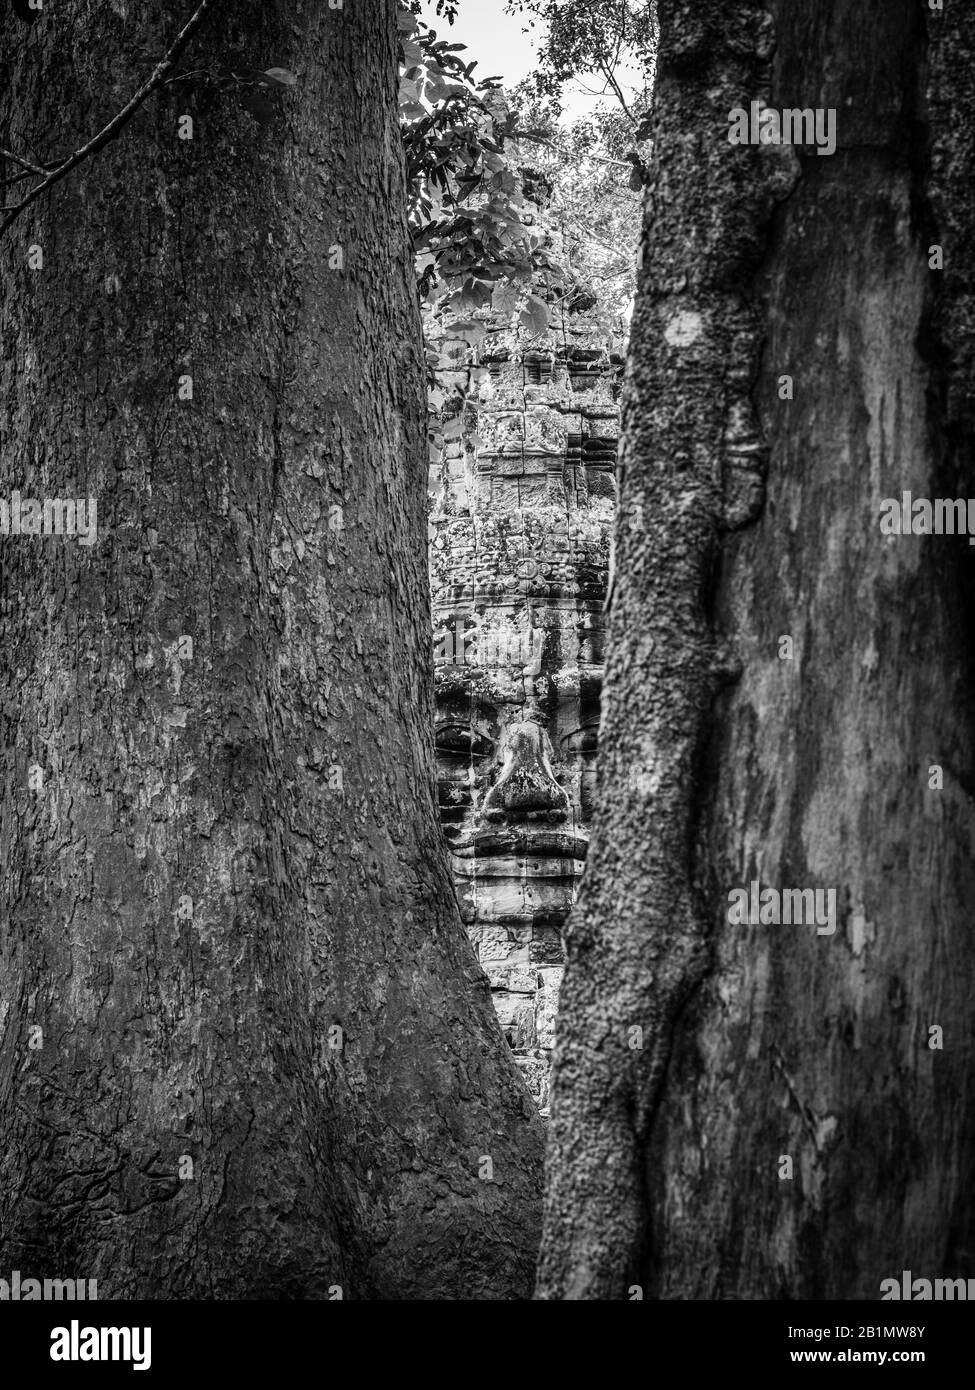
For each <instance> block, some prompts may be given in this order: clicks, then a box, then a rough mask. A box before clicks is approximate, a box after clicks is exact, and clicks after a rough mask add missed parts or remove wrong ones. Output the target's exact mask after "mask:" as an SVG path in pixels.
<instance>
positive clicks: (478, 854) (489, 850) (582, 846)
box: [450, 825, 589, 860]
mask: <svg viewBox="0 0 975 1390" xmlns="http://www.w3.org/2000/svg"><path fill="white" fill-rule="evenodd" d="M588 848H589V836H588V835H585V834H583V833H582V832H580V831H560V830H539V829H538V828H537V825H535V826H529V827H526V828H524V829H521V830H516V829H510V830H482V831H479V832H478V833H477V834H476V835H472V836H470V838H469V839H466V840H459V841H458V842H457V843H456V844H453V845H451V846H450V852H451V854H455V855H456V856H457V857H458V859H486V858H489V857H491V856H494V855H505V856H511V855H513V854H514V855H525V856H527V857H530V858H533V859H579V860H582V859H585V857H586V851H587V850H588Z"/></svg>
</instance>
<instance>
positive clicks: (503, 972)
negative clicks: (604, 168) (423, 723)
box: [431, 320, 622, 1114]
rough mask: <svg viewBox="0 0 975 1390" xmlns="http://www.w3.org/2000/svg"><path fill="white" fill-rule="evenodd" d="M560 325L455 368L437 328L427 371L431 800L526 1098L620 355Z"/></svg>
mask: <svg viewBox="0 0 975 1390" xmlns="http://www.w3.org/2000/svg"><path fill="white" fill-rule="evenodd" d="M562 330H563V331H562V332H561V334H560V335H558V341H556V342H553V344H552V345H551V347H549V348H547V349H545V350H542V349H537V350H527V349H525V348H524V345H523V344H521V343H519V342H518V340H517V338H516V336H515V335H513V334H507V333H503V332H497V331H494V330H492V331H490V332H489V334H488V344H487V346H486V347H485V348H484V349H482V350H481V351H479V353H478V365H477V366H476V367H469V368H464V369H463V370H460V367H461V366H462V363H463V361H464V360H465V354H468V353H469V349H468V348H467V346H466V344H464V343H460V344H459V345H458V344H447V346H446V347H445V349H444V352H443V357H442V361H441V365H442V367H443V372H442V375H441V380H442V381H443V382H444V384H445V387H451V388H452V389H453V387H456V386H458V385H460V386H461V388H462V391H461V394H463V395H464V402H463V405H462V406H460V407H459V410H460V413H455V414H454V415H453V416H452V417H450V418H451V424H450V425H449V428H445V431H444V440H445V444H444V451H443V457H442V460H441V462H440V464H439V465H438V466H437V468H436V470H435V472H434V476H433V478H432V480H431V482H432V487H431V491H432V495H433V498H434V513H433V517H432V522H431V583H432V594H433V607H434V629H435V639H434V640H435V643H436V647H435V652H436V664H435V669H436V701H437V729H436V738H437V765H438V779H439V786H438V793H439V799H440V813H441V819H442V823H443V827H444V834H445V837H446V841H447V847H448V851H449V853H450V859H451V867H452V869H453V875H454V884H455V888H456V892H457V898H458V902H459V905H460V909H461V913H462V915H463V917H464V920H465V922H466V923H467V928H468V931H469V932H470V935H471V938H472V940H473V943H474V947H475V949H476V951H477V954H478V957H479V959H480V962H481V965H482V966H483V967H484V970H485V972H486V974H487V976H488V979H489V981H490V984H491V988H492V994H493V998H494V1003H495V1007H496V1009H497V1011H498V1014H499V1017H500V1019H501V1023H502V1027H503V1028H504V1031H505V1033H506V1035H507V1037H508V1040H509V1042H510V1043H511V1046H512V1048H513V1050H514V1052H515V1056H516V1058H517V1060H518V1062H519V1064H520V1065H521V1067H522V1068H523V1070H524V1071H525V1074H526V1078H527V1080H528V1084H529V1087H530V1088H531V1090H532V1092H533V1094H534V1095H535V1098H536V1100H537V1101H538V1103H539V1106H540V1107H541V1109H542V1113H543V1114H544V1113H545V1105H546V1101H547V1091H548V1072H549V1056H550V1052H551V1048H552V1046H553V1043H554V1025H555V1011H556V1002H557V995H558V985H559V981H560V978H561V974H562V962H563V950H562V942H561V929H562V927H563V925H564V923H565V920H566V918H567V916H568V914H569V909H570V908H571V906H572V902H573V899H574V897H575V895H576V892H577V889H578V886H579V881H580V878H581V875H582V871H583V867H584V865H585V858H586V849H587V846H588V842H589V831H590V827H591V824H592V817H593V811H594V801H595V782H596V745H597V737H598V725H599V702H600V694H601V689H602V678H603V634H604V617H603V607H604V603H605V599H606V587H607V576H608V568H609V545H610V535H611V527H612V512H613V506H614V502H615V479H614V473H615V463H616V436H617V434H618V425H619V413H618V406H617V402H616V398H617V395H618V382H619V371H620V368H621V365H622V363H621V359H620V358H619V357H614V356H613V355H612V354H611V353H610V352H609V350H608V349H607V348H606V346H605V343H602V344H600V342H599V340H598V339H599V335H598V332H596V331H594V329H593V327H592V325H585V324H582V323H578V322H574V321H571V320H566V321H564V323H563V324H562ZM465 371H470V372H471V377H470V379H468V378H466V377H465V375H464V373H465ZM475 374H476V383H477V384H476V386H475V385H474V384H473V383H474V379H475ZM465 382H466V384H467V389H466V391H464V390H463V385H464V383H465Z"/></svg>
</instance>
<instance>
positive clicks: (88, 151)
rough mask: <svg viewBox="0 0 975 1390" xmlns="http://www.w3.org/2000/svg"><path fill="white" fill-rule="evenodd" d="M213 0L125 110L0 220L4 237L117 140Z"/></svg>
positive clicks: (0, 233)
mask: <svg viewBox="0 0 975 1390" xmlns="http://www.w3.org/2000/svg"><path fill="white" fill-rule="evenodd" d="M213 3H214V0H200V4H199V5H198V6H197V7H196V10H195V11H194V12H193V14H192V15H191V16H190V18H189V19H188V20H187V21H186V23H185V24H184V25H183V28H182V29H181V30H180V32H179V33H178V34H177V35H176V38H175V39H174V40H173V44H172V47H171V48H170V50H169V52H168V53H167V54H166V56H165V58H163V60H162V62H160V63H157V65H156V67H155V68H154V69H153V71H152V74H151V76H150V77H149V78H148V79H147V80H146V81H145V82H143V84H142V86H141V87H140V88H139V89H138V91H137V92H135V94H134V95H133V96H132V97H131V98H130V99H129V101H127V102H126V104H125V105H124V106H123V107H122V109H121V111H119V112H118V113H117V114H116V115H115V116H113V117H112V119H111V120H110V121H109V123H108V125H107V126H104V127H103V129H102V130H100V131H99V132H98V134H97V135H95V136H93V137H92V139H91V140H89V141H88V143H87V144H86V145H82V147H81V149H79V150H75V152H74V154H70V155H68V157H67V159H65V160H64V161H63V163H61V164H59V165H58V166H57V167H56V168H54V169H52V170H50V172H48V173H46V174H45V176H44V178H43V179H42V180H41V182H40V183H39V184H37V185H36V186H35V187H34V188H32V189H31V191H30V192H29V193H28V194H27V197H26V198H24V199H23V201H22V202H20V203H18V205H17V206H16V207H15V208H14V209H13V210H12V211H11V212H10V214H9V216H8V217H6V218H5V219H4V221H3V223H0V237H2V236H3V235H4V233H5V232H6V231H7V230H8V228H9V227H11V226H12V225H13V223H14V222H15V221H16V220H17V218H18V217H19V216H20V214H21V213H22V212H23V211H24V209H25V208H28V207H30V205H31V203H33V202H36V200H37V199H38V198H39V197H40V196H41V195H42V194H43V193H46V192H47V190H48V189H49V188H52V187H53V186H54V184H56V183H60V181H61V180H62V179H63V178H67V176H68V174H70V173H71V172H72V170H74V169H77V167H78V165H79V164H82V163H84V161H85V160H86V159H89V158H90V157H91V156H92V155H93V154H97V153H98V151H99V150H101V149H104V147H105V146H106V145H107V144H108V143H109V142H110V141H112V140H114V139H115V137H116V136H117V135H118V134H119V132H120V131H121V130H122V129H123V127H124V126H126V125H127V124H128V122H129V121H130V120H131V119H132V117H133V116H134V115H135V113H136V111H138V109H139V107H140V106H141V105H142V104H143V102H144V101H145V100H146V99H147V97H149V96H151V95H152V93H153V92H154V91H155V90H156V88H157V87H159V86H161V85H162V83H163V80H164V79H165V77H166V75H167V74H168V73H169V72H170V70H171V69H172V67H173V65H174V63H175V62H176V59H177V58H178V57H179V55H180V54H181V53H182V51H183V49H184V48H185V47H186V45H187V44H188V43H189V41H190V39H191V38H192V37H193V35H194V34H195V33H196V31H197V29H199V27H200V25H201V24H202V23H203V20H204V17H205V16H206V12H207V10H209V9H210V6H211V5H212V4H213ZM12 157H15V156H12ZM17 162H18V163H23V162H24V161H23V160H19V161H17ZM38 172H43V171H38Z"/></svg>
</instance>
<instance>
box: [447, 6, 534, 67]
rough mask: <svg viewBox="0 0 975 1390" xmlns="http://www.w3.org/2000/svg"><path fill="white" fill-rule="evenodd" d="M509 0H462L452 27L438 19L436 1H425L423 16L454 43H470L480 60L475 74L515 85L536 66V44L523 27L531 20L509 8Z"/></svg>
mask: <svg viewBox="0 0 975 1390" xmlns="http://www.w3.org/2000/svg"><path fill="white" fill-rule="evenodd" d="M506 5H507V0H460V5H459V6H458V9H459V14H458V16H457V19H456V21H455V23H454V25H453V26H452V27H451V25H449V24H448V23H447V21H446V20H445V19H438V18H437V6H436V3H435V0H423V18H424V19H425V20H426V21H427V23H428V24H430V25H432V26H433V28H434V29H436V31H437V37H438V38H441V39H447V40H448V41H449V42H450V43H466V44H467V47H468V48H469V49H470V50H471V58H476V59H477V67H476V68H475V70H474V76H475V77H480V78H484V77H504V78H505V79H507V81H508V82H510V83H512V84H514V83H515V82H517V81H518V80H519V79H520V78H522V77H524V76H525V74H526V73H529V72H531V71H532V70H533V68H534V67H535V47H534V44H533V42H532V39H531V36H530V35H529V34H523V33H522V30H523V29H524V28H525V27H526V26H527V24H528V20H527V18H525V17H523V16H522V15H518V14H515V15H511V14H508V13H507V11H506Z"/></svg>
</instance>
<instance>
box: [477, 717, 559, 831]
mask: <svg viewBox="0 0 975 1390" xmlns="http://www.w3.org/2000/svg"><path fill="white" fill-rule="evenodd" d="M502 752H503V763H502V767H501V773H500V775H499V777H498V780H497V782H495V784H494V786H493V787H492V788H491V790H490V792H489V793H488V795H487V797H486V798H485V801H484V814H485V816H486V817H487V819H488V820H493V821H500V820H508V821H518V820H528V819H532V820H535V819H538V820H546V821H550V822H557V821H564V820H566V819H567V818H568V814H569V798H568V796H567V795H566V793H565V792H564V791H563V790H562V788H561V787H560V786H559V784H558V782H556V780H555V773H554V772H553V771H552V763H551V759H550V756H549V746H548V735H547V734H546V733H545V730H544V729H543V728H541V726H540V725H539V724H538V723H536V722H535V721H534V720H532V719H524V720H522V721H521V722H520V723H518V724H515V725H513V726H512V727H511V728H510V729H509V730H508V732H507V734H506V735H505V738H504V742H503V744H502Z"/></svg>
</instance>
